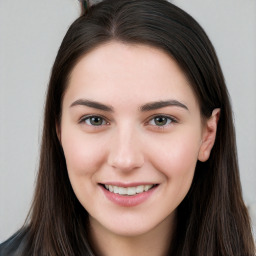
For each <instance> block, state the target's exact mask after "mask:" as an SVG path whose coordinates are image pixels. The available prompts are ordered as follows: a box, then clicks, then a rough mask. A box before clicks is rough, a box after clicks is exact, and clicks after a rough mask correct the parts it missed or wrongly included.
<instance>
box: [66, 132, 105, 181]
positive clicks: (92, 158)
mask: <svg viewBox="0 0 256 256" xmlns="http://www.w3.org/2000/svg"><path fill="white" fill-rule="evenodd" d="M62 146H63V150H64V155H65V158H66V164H67V169H68V173H69V175H70V176H72V175H78V176H85V175H92V174H93V173H94V172H95V170H96V169H98V168H99V166H100V165H101V164H102V162H103V161H104V151H103V150H102V149H103V148H105V147H106V145H104V141H101V140H98V139H97V140H96V141H95V139H93V138H92V137H91V136H85V135H84V134H83V133H82V132H81V131H72V133H69V132H68V131H63V136H62Z"/></svg>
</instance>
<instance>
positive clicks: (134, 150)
mask: <svg viewBox="0 0 256 256" xmlns="http://www.w3.org/2000/svg"><path fill="white" fill-rule="evenodd" d="M140 140H141V138H140V136H139V135H138V133H136V132H134V131H131V129H127V128H126V129H119V130H118V131H117V132H116V134H115V135H114V136H113V137H112V141H111V143H110V151H109V155H108V164H109V165H110V166H111V167H113V168H115V169H116V170H119V171H123V172H130V171H132V170H135V169H138V168H140V167H141V166H142V165H143V163H144V155H143V147H142V145H141V143H140Z"/></svg>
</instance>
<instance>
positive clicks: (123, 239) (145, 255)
mask: <svg viewBox="0 0 256 256" xmlns="http://www.w3.org/2000/svg"><path fill="white" fill-rule="evenodd" d="M174 219H175V216H173V217H172V218H167V219H165V220H164V221H163V222H162V223H160V224H159V225H158V226H156V227H155V228H154V229H153V230H150V231H149V232H146V233H144V234H140V235H136V236H124V235H119V234H114V233H112V232H110V231H109V230H106V229H105V228H104V227H103V226H101V224H100V223H98V222H97V221H96V220H94V219H92V218H90V227H91V228H90V238H91V243H92V246H93V248H94V251H95V252H96V255H101V256H110V255H111V256H117V255H118V256H119V255H120V254H121V255H122V256H131V255H140V256H151V255H152V256H155V255H159V256H166V255H168V251H169V249H170V245H171V239H172V233H173V230H174V223H175V221H174Z"/></svg>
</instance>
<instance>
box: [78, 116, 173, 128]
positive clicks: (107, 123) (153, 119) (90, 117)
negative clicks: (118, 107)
mask: <svg viewBox="0 0 256 256" xmlns="http://www.w3.org/2000/svg"><path fill="white" fill-rule="evenodd" d="M92 118H99V119H100V120H101V121H102V122H103V124H102V123H101V124H99V125H94V124H91V121H90V119H92ZM156 118H163V119H166V120H167V124H164V125H157V124H151V122H152V121H153V122H154V123H155V122H156ZM88 120H89V122H90V124H88V123H86V121H88ZM79 123H80V124H82V123H85V124H86V125H88V126H92V127H94V128H100V127H102V126H105V125H109V124H110V122H109V121H108V120H107V119H106V118H104V117H102V116H100V115H88V116H84V117H82V118H81V119H80V120H79ZM174 123H178V121H177V119H176V118H174V117H171V116H168V115H154V116H151V117H150V118H149V119H148V121H147V122H146V125H150V126H152V127H154V129H165V128H166V127H168V126H170V125H172V124H174Z"/></svg>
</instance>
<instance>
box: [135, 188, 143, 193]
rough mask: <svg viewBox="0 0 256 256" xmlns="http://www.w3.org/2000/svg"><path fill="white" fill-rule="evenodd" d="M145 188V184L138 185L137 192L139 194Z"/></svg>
mask: <svg viewBox="0 0 256 256" xmlns="http://www.w3.org/2000/svg"><path fill="white" fill-rule="evenodd" d="M143 189H144V186H138V187H136V193H137V194H139V193H142V192H143Z"/></svg>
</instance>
